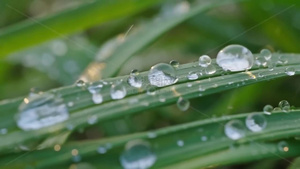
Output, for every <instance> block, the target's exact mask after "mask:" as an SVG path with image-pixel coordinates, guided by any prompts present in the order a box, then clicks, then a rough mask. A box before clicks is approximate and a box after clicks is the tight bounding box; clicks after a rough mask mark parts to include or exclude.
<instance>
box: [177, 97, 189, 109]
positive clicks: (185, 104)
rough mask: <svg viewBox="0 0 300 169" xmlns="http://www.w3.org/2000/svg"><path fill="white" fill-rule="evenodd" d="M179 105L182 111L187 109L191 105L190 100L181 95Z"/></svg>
mask: <svg viewBox="0 0 300 169" xmlns="http://www.w3.org/2000/svg"><path fill="white" fill-rule="evenodd" d="M177 107H178V109H180V110H181V111H187V110H188V109H189V107H190V101H189V100H186V99H184V98H182V97H179V98H178V100H177Z"/></svg>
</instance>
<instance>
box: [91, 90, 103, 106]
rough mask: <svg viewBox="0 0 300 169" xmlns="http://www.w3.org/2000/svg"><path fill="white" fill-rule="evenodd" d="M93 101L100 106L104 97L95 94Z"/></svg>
mask: <svg viewBox="0 0 300 169" xmlns="http://www.w3.org/2000/svg"><path fill="white" fill-rule="evenodd" d="M92 100H93V102H94V103H95V104H100V103H102V102H103V97H102V95H101V94H100V93H95V94H93V95H92Z"/></svg>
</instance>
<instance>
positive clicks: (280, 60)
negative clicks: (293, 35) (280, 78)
mask: <svg viewBox="0 0 300 169" xmlns="http://www.w3.org/2000/svg"><path fill="white" fill-rule="evenodd" d="M287 63H288V59H287V57H286V56H284V55H281V56H279V58H278V61H277V64H280V65H285V64H287Z"/></svg>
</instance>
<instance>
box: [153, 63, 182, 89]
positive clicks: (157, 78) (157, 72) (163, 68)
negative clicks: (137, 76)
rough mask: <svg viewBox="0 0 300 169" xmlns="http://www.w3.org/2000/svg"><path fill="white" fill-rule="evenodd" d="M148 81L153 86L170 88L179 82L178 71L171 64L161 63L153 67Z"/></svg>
mask: <svg viewBox="0 0 300 169" xmlns="http://www.w3.org/2000/svg"><path fill="white" fill-rule="evenodd" d="M148 79H149V82H150V84H151V85H154V86H157V87H163V86H168V85H171V84H174V83H176V82H177V80H178V79H177V77H176V70H175V69H174V67H172V66H171V65H169V64H165V63H159V64H156V65H154V66H152V67H151V69H150V71H149V74H148Z"/></svg>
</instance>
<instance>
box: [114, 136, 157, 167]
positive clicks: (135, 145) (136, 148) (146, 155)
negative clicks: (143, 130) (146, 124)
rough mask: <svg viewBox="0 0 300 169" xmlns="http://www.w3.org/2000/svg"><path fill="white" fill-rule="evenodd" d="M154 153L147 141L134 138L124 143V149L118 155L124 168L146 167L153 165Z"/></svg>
mask: <svg viewBox="0 0 300 169" xmlns="http://www.w3.org/2000/svg"><path fill="white" fill-rule="evenodd" d="M155 161H156V155H155V154H154V152H152V150H151V147H150V145H149V144H148V143H147V142H143V141H140V140H134V141H131V142H128V143H127V144H126V149H125V151H124V152H123V153H122V154H121V156H120V162H121V165H122V166H123V168H125V169H147V168H150V167H151V166H153V164H154V163H155Z"/></svg>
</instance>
